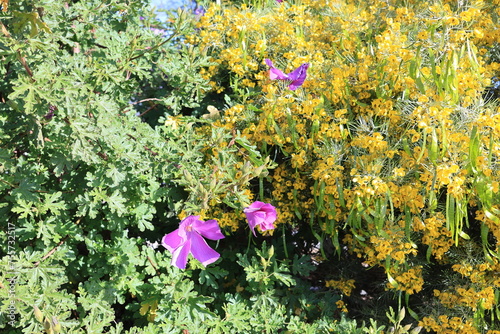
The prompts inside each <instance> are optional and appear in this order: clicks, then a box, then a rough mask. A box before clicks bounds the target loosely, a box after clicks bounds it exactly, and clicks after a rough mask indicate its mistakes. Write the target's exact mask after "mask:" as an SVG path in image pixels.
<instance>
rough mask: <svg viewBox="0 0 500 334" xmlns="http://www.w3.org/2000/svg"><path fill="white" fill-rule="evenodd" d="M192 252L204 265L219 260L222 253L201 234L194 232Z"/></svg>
mask: <svg viewBox="0 0 500 334" xmlns="http://www.w3.org/2000/svg"><path fill="white" fill-rule="evenodd" d="M191 254H193V256H194V258H195V259H197V260H198V261H200V262H201V264H203V265H204V266H207V265H209V264H210V263H212V262H215V261H217V259H218V258H219V257H220V254H219V253H217V252H216V251H215V250H213V249H212V248H211V247H210V246H209V245H208V244H207V242H206V241H205V239H203V238H202V236H201V235H199V234H196V233H193V234H192V236H191Z"/></svg>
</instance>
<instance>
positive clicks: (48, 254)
mask: <svg viewBox="0 0 500 334" xmlns="http://www.w3.org/2000/svg"><path fill="white" fill-rule="evenodd" d="M81 220H82V218H81V217H80V218H78V220H77V221H76V223H75V225H78V224H80V221H81ZM68 238H69V234H66V236H65V237H64V238H62V239H61V241H59V242H58V243H57V245H55V246H54V247H53V248H52V249H51V250H50V251H49V252H48V253H47V254H45V255H44V256H43V257H42V258H41V260H40V261H37V262H35V263H34V264H33V266H34V267H38V266H39V265H40V263H42V262H43V261H45V260H46V259H47V258H49V257H50V256H52V254H54V253H55V251H56V250H57V248H59V246H61V245H62V244H63V243H64V242H65V241H66V240H67V239H68Z"/></svg>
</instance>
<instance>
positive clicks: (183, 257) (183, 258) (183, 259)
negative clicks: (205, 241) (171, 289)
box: [170, 233, 196, 269]
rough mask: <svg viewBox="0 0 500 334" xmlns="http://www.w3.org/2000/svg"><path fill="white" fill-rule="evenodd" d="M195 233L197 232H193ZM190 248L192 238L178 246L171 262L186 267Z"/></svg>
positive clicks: (178, 266) (181, 267) (179, 266)
mask: <svg viewBox="0 0 500 334" xmlns="http://www.w3.org/2000/svg"><path fill="white" fill-rule="evenodd" d="M193 235H196V233H193ZM190 248H191V240H186V242H185V243H184V244H183V245H182V246H180V247H177V248H176V249H175V250H174V251H173V252H172V261H171V262H170V263H171V264H172V265H174V266H176V267H177V268H179V269H186V263H187V259H188V255H189V251H190Z"/></svg>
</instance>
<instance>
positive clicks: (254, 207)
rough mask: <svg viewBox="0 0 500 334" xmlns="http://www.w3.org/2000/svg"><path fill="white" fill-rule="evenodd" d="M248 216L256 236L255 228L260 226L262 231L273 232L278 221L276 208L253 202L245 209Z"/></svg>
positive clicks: (249, 224)
mask: <svg viewBox="0 0 500 334" xmlns="http://www.w3.org/2000/svg"><path fill="white" fill-rule="evenodd" d="M243 212H244V213H245V215H246V216H247V220H248V226H250V228H251V229H252V233H253V235H255V227H256V226H259V227H260V229H261V230H262V231H267V230H273V229H274V224H273V223H274V222H275V221H276V208H275V207H274V206H272V205H271V204H268V203H263V202H259V201H256V202H253V203H252V204H251V205H250V206H249V207H247V208H245V209H243Z"/></svg>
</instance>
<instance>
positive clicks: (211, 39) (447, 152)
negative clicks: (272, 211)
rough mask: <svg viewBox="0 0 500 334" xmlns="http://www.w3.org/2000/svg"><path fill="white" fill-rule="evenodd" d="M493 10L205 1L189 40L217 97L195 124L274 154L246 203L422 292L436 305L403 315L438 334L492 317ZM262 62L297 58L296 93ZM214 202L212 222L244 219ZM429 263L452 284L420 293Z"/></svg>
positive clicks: (499, 264)
mask: <svg viewBox="0 0 500 334" xmlns="http://www.w3.org/2000/svg"><path fill="white" fill-rule="evenodd" d="M499 4H500V3H499V1H474V0H471V1H463V2H456V1H427V2H423V1H411V0H410V1H378V0H370V1H362V2H360V1H351V0H344V1H336V0H295V1H293V0H292V1H286V0H285V1H284V2H282V3H278V2H275V1H271V0H269V1H264V2H255V3H251V2H250V3H246V4H241V5H230V4H222V5H220V4H213V5H212V6H210V7H209V8H208V9H207V12H206V14H205V15H204V16H203V17H202V18H201V19H200V22H199V29H200V31H199V35H197V36H191V37H190V39H189V40H188V42H189V43H197V44H199V45H201V46H203V47H205V48H206V49H207V50H208V52H209V54H211V55H212V60H213V63H214V64H216V65H214V66H211V67H208V68H206V69H204V73H203V75H205V76H207V78H208V77H209V78H210V79H211V83H212V87H213V90H214V91H216V92H218V93H224V94H226V96H228V97H230V98H229V99H227V100H226V101H227V102H228V104H227V105H226V107H225V109H224V110H222V117H221V118H220V119H218V120H216V121H214V122H212V123H210V124H208V125H207V127H224V128H227V129H231V130H232V131H238V132H240V133H242V134H243V135H244V136H245V137H246V138H247V139H248V140H249V141H250V142H251V143H253V144H255V145H257V147H259V149H260V150H261V152H262V153H264V154H266V155H269V156H270V157H271V158H272V159H273V160H274V162H275V163H276V168H275V169H274V170H273V172H272V173H271V175H269V177H268V178H266V179H261V183H260V184H259V186H258V187H254V186H253V185H248V192H249V193H248V198H255V199H257V198H259V199H260V200H264V201H268V202H271V203H273V205H275V206H276V207H277V209H278V211H279V215H278V220H277V224H278V225H280V224H285V225H287V226H289V227H290V228H291V227H293V228H296V229H298V231H299V232H300V231H301V228H312V230H313V232H314V235H315V236H316V237H317V238H318V240H319V241H320V242H322V243H326V241H325V240H327V239H328V240H331V243H332V244H333V246H334V248H336V251H337V252H338V253H342V252H344V251H345V250H347V252H348V253H350V254H351V255H354V257H358V258H360V259H361V260H362V261H363V263H364V264H365V265H366V266H369V267H380V268H383V269H384V271H385V274H386V280H387V281H386V283H387V284H386V288H387V289H388V290H393V291H396V292H397V293H400V294H403V295H406V297H407V299H406V300H407V301H409V303H410V304H411V301H412V300H414V299H412V298H413V297H411V298H409V296H410V295H411V296H413V295H420V296H422V297H419V298H415V301H417V300H421V299H423V298H426V297H423V296H424V294H425V296H427V297H428V298H429V299H432V300H433V301H432V303H435V305H438V304H439V305H440V307H439V308H436V309H435V310H434V311H433V312H430V311H429V310H426V309H425V305H417V304H418V303H417V304H416V308H415V310H416V311H418V312H421V313H420V314H418V315H419V316H420V317H421V319H422V320H421V325H422V326H424V327H425V328H426V329H427V330H429V331H432V330H433V331H436V332H439V333H475V332H479V330H480V328H486V327H485V326H492V324H493V323H494V321H490V320H488V319H486V318H487V317H486V316H485V315H488V317H489V318H491V319H494V320H497V321H498V320H499V319H498V316H497V315H496V314H497V313H495V312H498V310H499V308H498V295H499V288H500V285H499V284H500V279H498V278H497V276H498V275H497V274H498V272H499V270H500V261H499V259H500V256H499V255H498V254H499V252H500V248H499V245H500V244H499V242H498V240H499V237H500V232H499V231H500V229H499V224H500V208H499V207H498V203H499V199H500V196H499V193H498V191H499V187H498V185H499V181H500V174H499V168H498V159H499V157H500V145H499V138H500V108H499V107H498V103H497V102H496V99H495V94H496V93H495V92H494V91H492V90H491V89H490V90H488V87H490V86H491V85H492V78H493V77H495V75H498V74H499V72H500V63H499V58H500V57H499V52H498V51H495V50H497V49H498V46H497V45H498V43H499V42H500V30H499V29H498V20H499V14H500V10H499V9H498V8H499V7H498V5H499ZM266 58H268V59H270V60H272V61H273V62H274V65H275V66H276V68H279V69H281V70H283V72H284V73H289V72H291V71H292V70H294V69H295V68H297V67H298V66H300V65H301V64H303V63H309V64H310V67H309V69H308V71H307V79H306V80H305V82H304V83H303V85H302V86H301V87H300V88H299V89H297V90H294V91H292V90H290V89H289V88H288V87H287V84H286V82H283V81H280V80H270V78H269V74H268V72H267V71H268V69H269V67H268V66H267V65H266V64H265V62H264V59H266ZM492 92H493V93H492ZM200 131H204V129H200ZM221 144H224V145H228V143H221ZM216 150H217V148H214V147H212V148H210V150H209V151H207V154H215V153H214V152H216ZM215 204H217V203H216V202H214V205H213V206H211V208H210V209H209V210H212V211H211V212H210V216H211V217H215V218H218V219H219V220H220V221H221V225H222V226H230V227H231V229H233V230H236V229H237V228H238V224H239V223H240V222H241V224H243V219H242V217H239V216H238V217H236V216H234V215H232V214H228V213H225V211H224V208H223V207H222V206H218V205H215ZM471 245H472V246H471ZM471 247H472V249H474V250H475V251H476V252H474V253H471V252H467V250H470V249H471ZM319 261H320V262H321V259H319ZM323 261H324V262H328V261H340V263H341V261H342V258H338V259H336V258H335V256H333V257H332V258H329V259H323ZM436 264H437V265H439V266H440V267H439V268H442V267H445V269H436V268H437V267H435V265H436ZM436 270H438V271H439V273H440V274H439V275H445V274H442V273H445V272H447V273H449V274H450V275H452V276H453V275H455V276H456V275H458V274H460V275H461V282H462V283H461V284H459V285H456V284H452V285H450V286H447V287H446V288H445V289H439V290H438V289H433V288H432V286H428V284H429V285H431V284H434V283H435V282H436V278H437V277H436V276H435V275H434V273H435V271H436ZM439 275H438V276H439ZM334 276H335V274H331V277H325V279H326V286H327V287H332V288H335V289H340V290H341V291H343V292H344V294H346V295H349V294H351V290H352V288H353V287H354V285H355V283H354V281H352V280H349V279H344V278H341V277H340V276H337V277H334ZM455 276H453V277H455ZM439 277H440V276H439ZM335 278H336V279H335ZM338 282H345V284H346V286H345V287H341V286H339V284H338ZM433 290H435V291H436V292H435V293H434V294H432V293H429V291H433ZM347 291H349V293H347ZM478 296H480V297H478ZM478 298H479V299H478ZM342 303H343V302H342ZM423 304H424V303H423ZM457 308H459V309H460V310H459V311H457V310H456V309H457ZM418 312H417V313H418ZM426 312H428V313H429V314H426ZM431 313H432V314H431ZM415 315H416V313H415ZM481 326H483V327H481ZM492 330H493V329H492Z"/></svg>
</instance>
